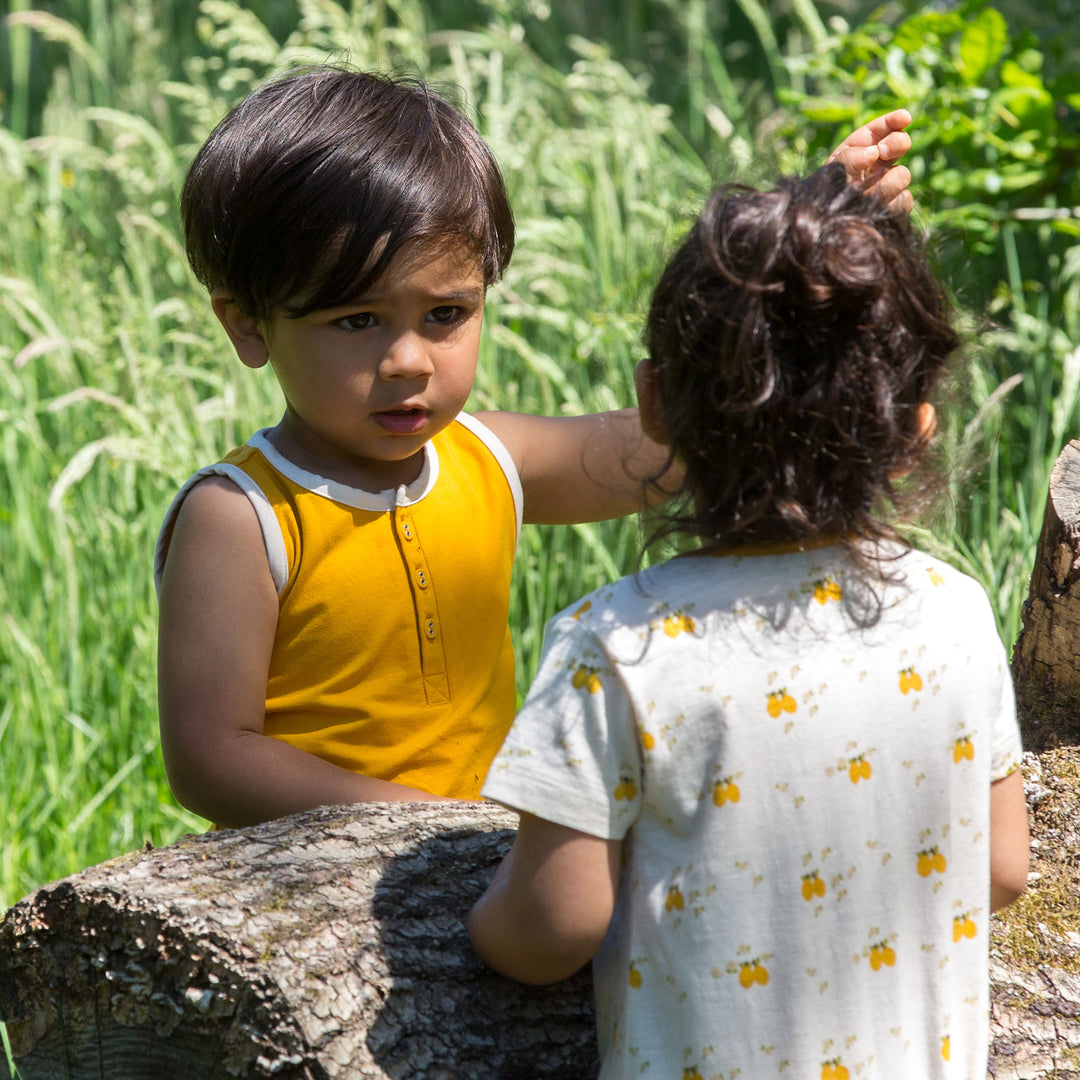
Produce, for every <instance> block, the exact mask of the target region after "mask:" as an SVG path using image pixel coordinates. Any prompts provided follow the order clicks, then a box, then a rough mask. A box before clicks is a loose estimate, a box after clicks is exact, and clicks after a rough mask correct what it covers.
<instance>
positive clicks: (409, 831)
mask: <svg viewBox="0 0 1080 1080" xmlns="http://www.w3.org/2000/svg"><path fill="white" fill-rule="evenodd" d="M1078 769H1080V754H1078V753H1077V752H1076V751H1069V752H1065V751H1057V752H1054V753H1051V754H1048V755H1046V756H1045V757H1044V758H1043V759H1042V760H1040V759H1039V758H1038V757H1036V756H1035V755H1031V754H1028V755H1025V780H1026V781H1027V783H1026V784H1025V786H1026V788H1027V789H1028V792H1029V801H1030V802H1031V803H1032V804H1033V805H1034V809H1033V832H1034V835H1035V837H1036V840H1037V843H1038V842H1039V840H1038V838H1039V837H1043V838H1044V841H1043V846H1042V847H1041V848H1040V853H1041V854H1040V856H1039V859H1038V860H1037V861H1036V863H1035V864H1034V865H1035V866H1036V867H1038V869H1039V870H1040V871H1041V874H1040V877H1041V878H1042V880H1041V881H1039V882H1038V883H1037V884H1036V885H1035V887H1034V888H1033V889H1032V890H1030V891H1029V894H1028V895H1027V896H1025V897H1024V898H1022V899H1021V901H1020V902H1019V903H1018V904H1017V905H1015V906H1014V907H1013V908H1010V909H1007V911H1006V912H1005V913H1004V917H1002V916H995V918H994V920H993V927H992V941H991V946H992V968H991V974H992V986H991V1064H990V1076H991V1077H994V1078H996V1080H1041V1078H1044V1077H1045V1078H1050V1077H1054V1078H1055V1080H1077V1078H1080V1065H1075V1064H1073V1063H1074V1062H1076V1061H1078V1060H1080V935H1078V934H1076V933H1075V932H1074V931H1073V928H1074V927H1077V926H1080V921H1078V919H1077V908H1078V906H1080V905H1078V902H1077V897H1078V895H1080V883H1078V882H1077V869H1076V868H1077V865H1078V863H1080V834H1078V823H1080V805H1078V798H1077V796H1078V789H1080V784H1078V783H1077V775H1078V772H1077V770H1078ZM515 824H516V817H515V815H513V814H510V813H507V812H506V811H502V810H499V809H496V808H494V807H490V806H486V805H481V804H475V803H428V804H410V805H408V806H405V805H403V804H401V803H390V804H368V805H365V806H352V807H335V808H325V809H322V810H315V811H311V812H310V813H306V814H300V815H297V816H295V817H293V818H285V819H282V820H279V821H272V822H268V823H267V824H265V825H260V826H257V827H255V828H252V829H247V830H238V831H222V832H217V833H208V834H205V835H203V836H194V837H186V838H184V839H183V840H181V841H179V842H178V843H176V844H174V845H172V846H171V847H168V848H161V849H157V850H147V851H141V852H136V853H133V854H131V855H126V856H123V857H122V858H119V859H115V860H113V861H111V862H108V863H104V864H102V865H101V866H98V867H94V868H92V869H90V870H86V871H84V872H83V873H81V874H77V875H75V876H74V877H71V878H66V879H65V880H63V881H60V882H56V883H54V884H52V885H48V886H46V887H45V888H43V889H40V890H38V891H37V892H35V893H33V894H31V895H30V896H29V897H27V898H26V899H24V900H23V901H21V902H20V903H19V904H17V905H15V907H13V908H12V909H11V910H10V911H9V912H8V913H7V915H6V916H5V918H4V920H3V921H2V922H0V1012H2V1013H3V1015H4V1017H5V1018H6V1019H7V1022H8V1034H9V1036H10V1039H11V1042H12V1048H13V1053H14V1055H15V1062H16V1066H17V1067H18V1069H19V1070H20V1077H21V1080H60V1078H68V1077H70V1078H72V1080H90V1078H93V1080H160V1078H161V1077H183V1078H185V1080H189V1078H190V1080H227V1078H234V1077H238V1076H242V1077H252V1078H270V1077H277V1078H282V1080H300V1078H303V1080H315V1078H318V1080H330V1078H348V1080H353V1078H366V1077H377V1078H380V1080H421V1078H423V1080H451V1078H452V1080H474V1078H475V1080H543V1078H547V1077H550V1078H565V1080H571V1078H572V1080H590V1078H593V1077H595V1076H596V1073H597V1054H596V1044H595V1036H594V1031H593V1025H594V1013H593V1007H592V994H591V989H592V988H591V980H590V977H589V974H588V971H584V972H582V973H580V974H579V975H577V976H575V977H574V978H573V979H570V980H568V981H566V982H564V983H561V984H559V985H557V986H553V987H543V988H530V987H524V986H519V985H518V984H516V983H513V982H510V981H508V980H505V979H502V978H500V977H499V976H497V975H494V974H492V973H491V972H490V971H488V970H487V969H486V968H484V967H483V965H482V964H481V963H480V961H479V960H478V959H477V958H476V957H475V955H474V954H473V952H472V950H471V948H470V946H469V942H468V936H467V933H466V930H465V925H464V918H465V915H466V913H467V911H468V909H469V907H470V906H471V904H472V902H473V900H474V899H475V898H476V897H477V896H479V895H480V893H481V892H482V890H483V888H484V886H485V885H486V884H487V882H488V880H489V879H490V877H491V875H492V874H493V873H494V870H495V866H496V865H497V863H498V861H499V859H500V858H501V857H502V855H503V854H504V853H505V851H506V849H507V847H508V846H509V843H510V839H511V836H512V830H513V827H514V826H515ZM1070 1070H1072V1071H1070Z"/></svg>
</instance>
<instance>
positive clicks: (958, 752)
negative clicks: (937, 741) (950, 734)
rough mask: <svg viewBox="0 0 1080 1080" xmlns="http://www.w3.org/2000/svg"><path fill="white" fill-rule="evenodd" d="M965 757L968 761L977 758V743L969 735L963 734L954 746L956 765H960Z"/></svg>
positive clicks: (953, 752)
mask: <svg viewBox="0 0 1080 1080" xmlns="http://www.w3.org/2000/svg"><path fill="white" fill-rule="evenodd" d="M964 758H967V760H968V761H974V760H975V744H974V743H973V742H972V741H971V738H970V737H969V736H967V735H961V736H960V738H959V739H957V740H956V742H954V743H953V748H952V759H953V763H954V764H955V765H959V764H960V762H961V761H963V760H964Z"/></svg>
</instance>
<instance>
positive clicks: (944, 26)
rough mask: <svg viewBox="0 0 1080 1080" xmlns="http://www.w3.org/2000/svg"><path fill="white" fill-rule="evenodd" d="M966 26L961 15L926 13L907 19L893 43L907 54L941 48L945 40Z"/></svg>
mask: <svg viewBox="0 0 1080 1080" xmlns="http://www.w3.org/2000/svg"><path fill="white" fill-rule="evenodd" d="M963 25H964V20H963V19H961V18H960V16H959V15H956V14H953V13H951V12H926V13H924V14H921V15H913V16H912V17H911V18H910V19H906V20H905V21H904V22H902V23H901V24H900V25H899V26H898V27H897V28H896V33H895V34H893V39H892V43H893V44H894V45H895V46H897V48H900V49H903V50H904V52H906V53H913V52H917V51H918V50H919V49H922V48H926V47H927V46H929V47H931V48H935V49H936V48H940V46H941V41H942V39H943V38H946V37H949V36H950V35H951V34H955V33H956V32H957V31H958V30H960V29H961V28H962V27H963Z"/></svg>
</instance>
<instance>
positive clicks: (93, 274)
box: [0, 0, 1080, 910]
mask: <svg viewBox="0 0 1080 1080" xmlns="http://www.w3.org/2000/svg"><path fill="white" fill-rule="evenodd" d="M26 6H27V5H11V10H12V11H14V12H15V18H14V20H13V21H12V22H10V23H9V24H8V25H7V27H6V30H5V32H4V34H3V35H0V61H3V60H4V58H8V59H9V61H10V62H9V63H8V64H7V65H5V64H4V63H2V62H0V70H6V72H7V75H5V76H3V78H5V79H7V80H8V81H7V82H6V83H5V84H4V85H5V87H6V90H5V92H6V94H7V100H6V101H5V102H4V103H3V104H2V107H3V110H4V111H3V124H2V125H0V207H2V208H3V212H4V228H3V229H2V230H0V552H2V558H3V563H4V572H3V574H2V575H0V910H2V909H3V908H4V907H6V906H7V905H9V904H11V903H13V902H15V901H16V900H17V899H18V898H19V897H20V896H22V895H24V894H25V893H27V892H29V891H31V890H32V889H34V888H35V887H37V886H39V885H41V884H43V883H45V882H47V881H49V880H53V879H55V878H58V877H61V876H64V875H66V874H69V873H73V872H75V871H78V870H79V869H81V868H83V867H84V866H86V865H89V864H92V863H96V862H99V861H101V860H103V859H105V858H108V857H110V856H112V855H116V854H118V853H121V852H123V851H126V850H130V849H132V848H135V847H138V846H140V845H142V844H143V843H144V842H146V841H150V842H152V843H154V844H164V843H168V842H169V841H171V840H172V839H174V838H175V837H176V836H177V835H178V834H180V833H181V832H184V831H190V830H197V829H201V828H203V826H204V823H203V822H202V821H201V820H200V819H198V818H195V817H194V816H192V815H191V814H189V813H187V812H186V811H184V810H183V809H182V808H180V807H179V806H178V805H177V804H176V803H175V801H174V800H173V799H172V796H171V794H170V792H169V790H168V786H167V784H166V781H165V778H164V773H163V769H162V765H161V761H160V755H159V752H158V749H157V739H156V700H155V675H154V663H155V661H154V650H155V619H156V610H155V599H154V592H153V583H152V579H151V561H152V550H153V543H154V539H155V535H156V531H157V527H158V524H159V522H160V520H161V517H162V514H163V513H164V510H165V508H166V506H167V505H168V502H169V500H170V499H171V498H172V495H173V493H174V492H175V490H176V488H177V486H178V485H179V484H180V483H181V482H182V481H183V479H184V478H186V476H187V475H189V474H190V472H191V471H193V470H194V469H195V468H196V467H198V466H199V465H201V464H204V463H207V462H209V461H212V460H215V459H216V458H217V457H218V456H219V455H220V454H221V453H222V452H223V451H225V450H227V449H228V448H230V447H231V446H233V445H235V444H236V443H237V442H239V441H241V440H242V439H244V438H245V437H246V436H247V435H248V434H249V433H250V432H251V431H252V430H253V429H255V428H256V427H259V426H261V425H264V424H267V423H272V422H274V421H275V420H276V419H277V416H278V413H279V410H280V399H279V396H278V393H277V390H276V388H275V386H274V385H273V382H272V379H270V378H269V377H268V376H266V374H265V373H252V372H250V371H248V370H246V369H244V368H242V367H241V365H240V364H239V363H238V362H237V361H236V360H235V358H234V357H233V356H232V355H231V350H230V349H229V347H228V345H227V342H226V339H225V337H224V334H223V333H222V332H221V330H220V328H219V327H218V326H217V324H216V322H215V321H214V320H213V317H212V315H211V312H210V310H209V305H208V304H207V302H206V298H205V296H204V295H203V293H202V290H201V289H200V288H199V287H198V286H197V284H196V283H194V282H193V280H192V279H191V277H190V275H189V273H188V271H187V269H186V267H185V263H184V260H183V257H182V252H181V250H180V247H179V244H178V241H177V228H176V209H175V208H176V199H177V194H178V189H179V185H180V183H181V181H182V177H183V173H184V169H185V167H186V164H187V162H188V160H189V159H190V156H191V154H192V152H193V150H194V148H195V146H197V144H198V143H199V142H200V141H201V139H202V138H203V137H204V136H205V134H206V132H207V131H208V130H209V127H210V126H211V125H212V124H213V123H214V122H215V121H216V120H217V119H218V118H219V117H220V116H221V115H222V114H223V112H224V111H225V109H226V108H227V106H228V105H229V104H230V103H232V102H233V101H234V100H236V99H237V98H238V97H239V96H241V95H242V94H243V93H244V92H245V91H246V90H247V89H248V88H250V87H251V86H253V85H255V84H256V83H257V82H259V81H261V80H262V79H263V78H265V77H266V76H267V75H269V74H271V73H272V72H273V71H275V70H277V69H279V68H280V67H282V66H285V65H287V64H290V63H293V62H296V61H300V60H312V59H316V58H320V57H324V56H327V55H332V56H336V57H337V58H339V59H348V60H350V61H351V62H353V63H356V64H358V65H364V66H373V67H388V66H394V67H407V68H411V69H413V70H418V71H420V72H422V73H423V74H425V75H427V76H428V77H429V78H431V79H432V80H433V81H435V82H436V83H450V84H454V85H456V86H457V87H459V88H460V89H461V92H462V95H463V98H464V101H465V102H466V105H467V107H468V108H469V109H470V110H471V111H472V112H473V114H474V115H475V117H476V119H477V122H478V123H479V124H480V126H481V128H482V130H483V131H484V133H485V134H486V136H487V137H488V138H489V140H490V141H491V143H492V145H493V147H494V149H495V152H496V154H497V155H498V158H499V160H500V162H501V164H502V165H503V168H504V170H505V172H506V176H507V181H508V184H509V187H510V191H511V195H512V199H513V203H514V206H515V210H516V214H517V220H518V225H519V245H518V249H517V252H516V254H515V257H514V262H513V265H512V267H511V269H510V272H509V274H508V275H507V278H506V280H505V282H504V283H502V284H501V285H500V286H499V287H497V289H496V290H494V292H493V294H492V297H491V299H490V304H489V310H488V312H487V315H486V321H487V329H486V332H485V339H484V344H483V346H482V354H481V371H480V375H479V377H478V380H477V384H476V389H475V393H474V398H473V405H474V406H475V407H476V408H506V409H518V410H526V411H534V412H544V413H555V414H557V413H562V412H568V413H577V412H582V411H591V410H597V409H605V408H611V407H616V406H621V405H627V404H631V403H632V401H633V391H632V385H633V382H632V372H633V365H634V363H635V361H636V359H637V358H638V357H639V356H640V355H641V346H640V330H641V312H642V311H643V309H644V305H645V302H646V299H647V297H648V293H649V287H650V284H651V282H652V280H653V278H654V276H655V274H656V272H657V270H658V268H659V266H660V265H661V264H662V261H663V257H664V254H665V252H666V251H667V250H668V249H669V248H670V245H671V242H672V240H673V239H674V237H675V236H677V235H678V233H679V231H680V229H681V228H682V227H683V226H684V224H685V223H686V222H687V221H688V220H689V217H690V215H691V214H692V213H693V212H694V211H695V209H696V208H697V206H698V204H699V203H700V200H701V197H702V195H703V194H704V192H705V191H706V190H707V188H708V187H709V185H710V184H711V182H712V181H713V180H715V179H716V178H718V177H721V178H726V177H727V176H729V175H732V174H734V173H737V174H738V175H740V176H742V177H745V178H748V179H761V178H763V177H766V176H768V175H769V174H770V173H771V172H772V171H773V170H774V169H775V167H776V160H777V155H778V153H779V151H780V147H779V145H778V143H777V141H776V139H775V137H774V135H773V132H774V131H775V130H776V129H777V126H778V125H777V113H776V109H777V106H776V103H775V98H774V97H773V95H774V93H775V91H776V89H777V87H778V85H779V84H784V85H787V86H788V87H789V89H790V88H792V87H794V89H796V90H797V89H798V88H799V87H798V84H799V82H800V79H801V76H800V75H799V74H798V68H797V66H795V67H793V68H791V69H790V70H789V69H788V67H787V66H786V59H787V58H788V56H789V54H791V53H792V51H793V50H796V49H799V48H806V49H809V48H813V47H815V44H816V42H818V41H820V40H821V32H822V25H823V21H822V20H823V19H824V17H825V16H826V15H827V14H828V13H829V10H828V6H827V5H822V4H819V5H814V4H811V3H810V2H809V0H800V2H798V3H792V4H790V5H776V6H775V7H776V9H777V10H776V11H773V8H774V5H768V6H766V5H763V4H760V3H756V2H753V0H742V2H740V3H739V4H737V5H727V6H717V8H718V7H725V13H724V14H723V15H722V16H720V15H718V14H717V10H714V6H713V5H707V4H704V3H696V2H695V3H688V4H685V5H674V4H671V3H665V2H661V0H656V2H652V3H649V2H646V0H640V2H639V3H638V4H636V5H629V6H628V10H629V12H630V14H629V15H628V16H627V20H626V21H625V22H623V21H620V20H616V19H611V18H609V19H608V20H607V21H606V22H605V21H604V20H602V19H600V17H599V16H598V15H596V13H595V12H593V13H592V14H583V11H584V8H588V7H589V6H588V5H585V6H584V7H583V6H582V5H571V4H568V3H567V4H553V5H552V8H553V10H552V11H551V12H550V13H549V14H548V16H547V17H541V16H542V14H543V10H544V5H542V4H539V3H525V2H524V0H522V2H513V0H490V2H489V3H479V2H477V3H475V4H470V5H453V4H448V3H447V4H440V3H436V2H434V0H433V2H432V3H429V4H427V5H425V4H422V3H420V2H419V0H398V2H396V3H373V4H366V5H365V4H358V5H356V7H355V9H353V8H352V7H349V6H348V5H341V6H339V5H337V4H335V3H332V2H330V0H306V2H304V3H302V4H300V5H299V10H300V13H301V18H300V19H299V21H297V19H296V17H295V11H296V9H297V5H294V4H292V3H291V2H286V0H281V2H266V3H263V4H248V5H244V6H243V7H241V6H239V5H235V4H230V3H225V2H221V0H207V2H204V3H202V4H201V5H200V14H199V17H198V19H196V17H195V12H194V10H193V9H194V5H188V4H166V3H162V4H151V3H150V2H149V0H133V2H130V3H111V4H109V3H105V2H104V0H85V2H82V3H76V2H74V0H73V2H72V3H71V4H69V5H66V10H68V11H69V12H70V13H71V15H72V21H66V22H65V21H62V20H59V19H56V18H46V17H43V16H41V15H40V13H33V12H29V11H26V10H23V9H25V8H26ZM52 7H53V9H54V10H55V9H57V8H61V9H64V8H65V5H60V4H57V5H52ZM727 9H730V10H727ZM455 11H463V12H465V13H466V14H467V15H468V16H469V21H468V22H467V23H466V22H465V21H463V20H464V18H465V16H464V15H455V14H454V12H455ZM766 11H772V14H773V20H772V21H770V19H769V18H766ZM777 11H779V15H777ZM819 13H820V14H819ZM256 14H259V15H261V16H262V18H263V19H264V20H265V26H270V27H271V29H272V30H273V33H270V32H268V31H267V30H266V28H265V26H264V24H263V22H260V21H259V20H258V19H256V18H255V15H256ZM721 17H722V18H723V19H724V20H726V22H725V23H724V27H720V26H719V25H718V24H717V23H716V22H715V20H716V19H717V18H721ZM455 18H456V19H457V20H458V21H456V22H455V21H454V20H455ZM590 20H594V21H590ZM710 20H714V21H710ZM463 26H468V27H469V29H467V30H466V29H460V28H461V27H463ZM702 27H705V28H706V29H707V30H708V32H707V33H703V32H700V31H701V29H702ZM720 29H725V30H726V31H729V33H727V34H726V36H725V35H723V34H720V33H718V31H719V30H720ZM274 35H277V36H276V39H275V36H274ZM287 35H288V40H287V41H286V40H284V39H285V37H286V36H287ZM575 35H576V36H575ZM739 35H741V37H740V36H739ZM721 42H723V45H721ZM635 49H636V50H638V51H637V52H635V51H634V50H635ZM649 73H651V75H652V77H651V78H650V77H649ZM804 148H805V147H804ZM799 152H800V146H799V145H798V144H796V145H794V146H793V147H792V148H790V150H789V152H788V156H787V157H785V158H784V162H785V166H786V167H789V168H790V167H796V166H797V165H798V164H800V163H801V159H800V158H799ZM1022 240H1023V243H1022V244H1021V243H1020V242H1019V241H1018V242H1017V245H1016V258H1015V268H1014V269H1015V272H1012V273H1010V274H1007V275H1006V276H1005V277H1004V278H1003V280H1002V283H1001V286H1000V288H999V290H998V292H997V294H996V299H995V302H994V308H993V311H992V316H993V318H994V320H995V323H996V327H995V329H994V330H993V332H992V333H991V334H988V335H984V342H983V348H982V350H981V351H980V352H977V353H975V354H973V356H972V359H971V360H970V361H969V363H968V365H967V367H966V368H965V376H966V379H965V382H966V385H967V391H966V398H965V399H964V401H963V403H962V406H961V408H960V411H959V412H958V413H957V414H956V416H955V418H954V419H953V420H952V421H950V422H949V424H948V425H946V426H947V429H948V430H947V437H948V440H949V443H950V446H951V452H952V456H953V459H954V460H955V461H957V462H962V463H967V464H969V465H971V466H972V468H971V470H970V476H971V477H972V479H970V480H969V481H968V482H966V483H961V482H957V484H956V485H955V488H954V495H953V501H954V512H953V513H952V514H951V515H948V516H946V517H943V518H942V519H941V520H940V521H939V522H937V523H936V524H935V526H934V529H933V531H932V533H928V534H926V540H927V542H928V543H932V544H933V545H934V546H936V547H937V548H938V549H940V550H942V551H943V552H944V553H945V554H946V556H947V557H949V558H950V559H952V561H954V562H956V563H958V564H959V565H961V566H963V567H965V568H967V569H969V570H970V571H971V572H973V573H974V574H975V575H976V576H977V577H979V579H980V580H981V581H983V583H984V584H985V585H986V586H987V587H988V589H990V591H991V595H992V596H993V597H994V600H995V604H996V606H997V609H998V613H999V622H1000V626H1001V630H1002V635H1003V637H1004V638H1005V639H1006V640H1007V641H1011V639H1012V637H1013V636H1014V635H1015V632H1016V628H1017V625H1018V618H1019V606H1020V603H1021V602H1022V599H1023V595H1024V592H1025V590H1026V582H1027V574H1028V568H1029V567H1030V565H1031V557H1032V552H1033V546H1034V541H1035V536H1036V533H1037V528H1038V524H1039V521H1040V520H1041V514H1042V501H1043V499H1044V497H1045V490H1046V480H1047V476H1048V472H1049V468H1050V466H1051V464H1052V462H1053V459H1054V457H1055V456H1056V453H1057V451H1058V449H1059V448H1060V445H1061V444H1062V442H1064V441H1065V439H1066V438H1067V437H1068V434H1069V432H1071V431H1073V430H1075V428H1076V427H1077V420H1078V419H1080V417H1078V415H1077V401H1078V379H1077V368H1078V365H1080V357H1078V355H1077V353H1076V352H1075V351H1072V348H1073V346H1072V345H1070V342H1072V343H1075V342H1077V341H1078V340H1080V336H1078V330H1080V327H1078V326H1077V319H1078V315H1077V313H1078V311H1080V273H1078V260H1077V259H1075V258H1073V259H1072V260H1071V262H1070V261H1069V260H1068V259H1066V258H1064V257H1061V256H1060V255H1058V254H1056V253H1057V252H1058V250H1059V249H1058V248H1057V247H1054V245H1053V244H1052V242H1051V241H1052V238H1051V237H1049V236H1046V237H1040V236H1039V235H1038V234H1037V233H1035V232H1025V233H1024V234H1023V237H1022ZM1040 244H1043V245H1044V246H1043V248H1040V247H1039V245H1040ZM1032 249H1033V253H1032ZM1040 265H1041V266H1042V268H1043V270H1044V274H1043V277H1042V279H1040V280H1034V279H1033V275H1032V272H1031V270H1030V267H1031V266H1040ZM1022 266H1023V268H1022ZM1017 371H1022V373H1023V382H1022V383H1021V385H1020V386H1018V387H1016V388H1014V389H1013V390H1012V391H1011V392H1010V394H1009V396H1008V398H1007V408H1002V406H1001V403H1000V401H997V400H996V399H995V394H997V393H998V390H999V387H1000V386H1001V384H1002V383H1003V382H1005V380H1006V379H1008V378H1009V376H1010V375H1012V374H1013V373H1014V372H1017ZM1046 402H1053V403H1054V404H1053V407H1052V408H1051V409H1047V408H1046V407H1045V403H1046ZM980 407H983V408H984V412H983V413H982V414H981V418H980V420H979V421H978V423H977V424H976V425H974V426H970V422H971V419H972V417H973V416H974V415H975V413H976V410H977V409H979V408H980ZM639 542H640V537H639V527H638V524H637V522H635V521H623V522H615V523H607V524H603V525H600V526H588V527H581V528H568V529H537V528H529V529H527V530H526V532H525V534H524V536H523V537H522V540H521V545H520V552H519V559H518V565H517V571H516V574H517V576H516V584H515V592H514V600H513V610H512V622H513V628H514V632H515V638H516V643H517V646H518V652H519V658H520V664H519V682H520V686H521V688H522V689H523V688H524V687H525V686H526V685H527V682H528V679H529V677H530V675H531V674H532V672H533V670H534V669H535V665H536V662H537V658H538V654H539V647H540V640H541V632H542V629H543V625H544V622H545V621H546V619H547V618H548V617H549V616H550V615H551V614H552V613H553V612H554V611H555V610H557V609H558V608H560V607H562V606H564V605H566V604H568V603H570V602H571V601H572V600H573V599H574V598H575V597H577V596H578V595H579V594H580V593H582V592H584V591H586V590H588V589H590V588H592V587H593V586H595V585H596V584H598V583H600V582H601V581H602V580H604V579H606V578H608V577H611V576H613V575H616V574H619V573H622V572H625V571H626V570H627V569H630V568H632V567H633V566H634V565H635V564H636V560H637V557H638V550H639Z"/></svg>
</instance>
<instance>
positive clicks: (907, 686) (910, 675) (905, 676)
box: [900, 667, 922, 694]
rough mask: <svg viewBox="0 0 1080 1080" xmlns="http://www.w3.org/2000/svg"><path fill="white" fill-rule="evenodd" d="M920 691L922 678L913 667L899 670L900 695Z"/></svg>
mask: <svg viewBox="0 0 1080 1080" xmlns="http://www.w3.org/2000/svg"><path fill="white" fill-rule="evenodd" d="M921 689H922V676H921V675H920V674H919V673H918V672H917V671H916V670H915V668H914V667H906V668H901V669H900V693H901V694H910V693H911V691H912V690H921Z"/></svg>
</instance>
